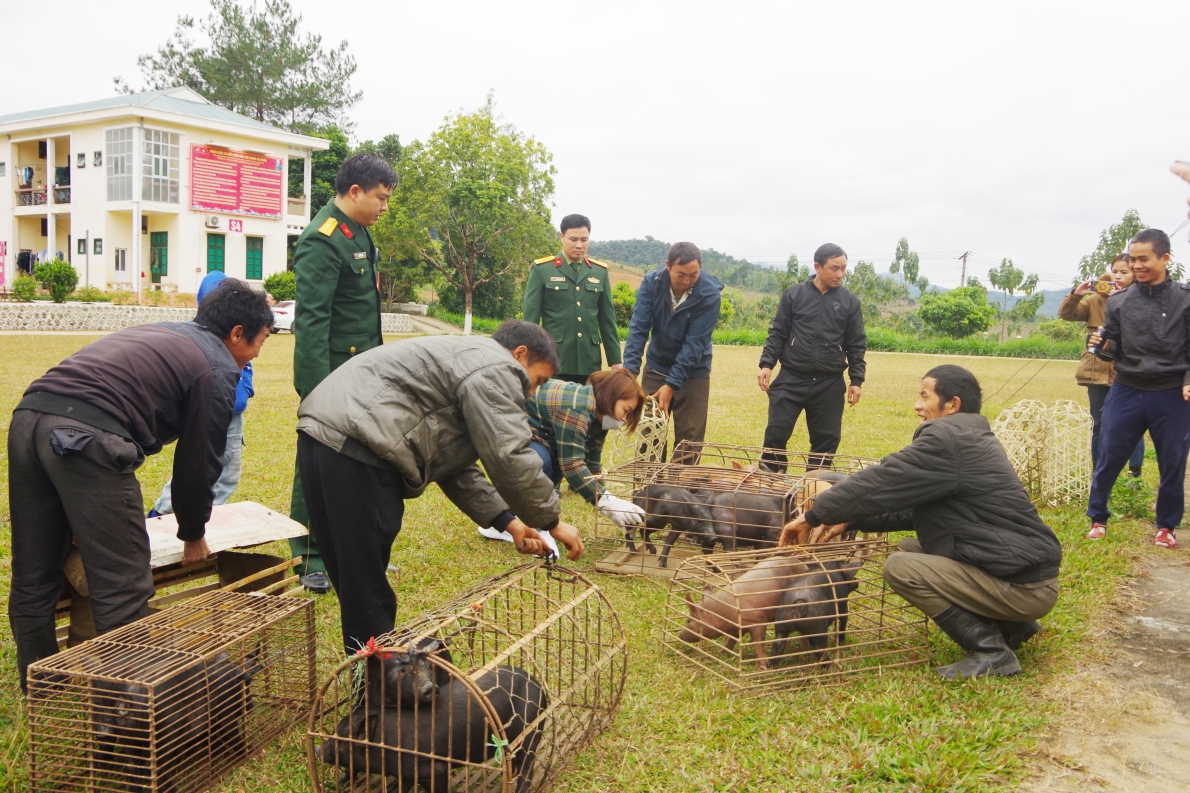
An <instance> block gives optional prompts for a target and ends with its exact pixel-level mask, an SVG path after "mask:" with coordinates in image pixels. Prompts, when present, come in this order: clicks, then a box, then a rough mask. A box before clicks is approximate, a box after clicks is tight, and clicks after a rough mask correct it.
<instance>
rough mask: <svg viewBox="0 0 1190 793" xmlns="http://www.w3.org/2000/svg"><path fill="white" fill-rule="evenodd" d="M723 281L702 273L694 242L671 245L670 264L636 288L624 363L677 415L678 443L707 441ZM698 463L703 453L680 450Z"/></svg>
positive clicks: (684, 457) (682, 459) (676, 459)
mask: <svg viewBox="0 0 1190 793" xmlns="http://www.w3.org/2000/svg"><path fill="white" fill-rule="evenodd" d="M722 291H723V284H721V283H719V281H718V280H717V279H716V278H715V276H713V275H711V274H710V273H704V272H702V252H701V251H700V250H699V249H698V246H697V245H695V244H694V243H692V242H678V243H675V244H674V245H673V247H671V248H670V249H669V255H668V256H666V259H665V268H664V269H659V270H653V271H652V272H650V273H647V274H646V275H645V277H644V279H642V280H641V284H640V289H638V290H637V292H636V308H634V309H633V310H632V322H631V324H630V326H629V330H628V342H627V343H626V344H625V345H624V368H625V369H627V370H628V371H630V372H632V373H633V374H634V375H639V374H640V373H641V363H642V359H643V358H644V354H645V342H648V344H649V357H648V359H647V361H645V362H644V377H642V378H641V387H642V388H644V390H645V393H647V394H652V395H653V397H654V398H655V399H656V400H657V403H658V405H659V406H660V407H661V409H662V410H663V411H665V412H666V413H670V414H672V416H673V421H674V445H675V447H676V446H677V445H678V444H680V443H681V442H682V441H690V442H692V443H702V441H703V438H705V437H706V431H707V407H708V405H709V402H710V394H711V332H712V331H714V330H715V325H716V324H718V322H719V303H720V297H719V293H720V292H722ZM674 462H681V463H688V464H697V463H698V455H697V454H685V455H679V454H675V455H674Z"/></svg>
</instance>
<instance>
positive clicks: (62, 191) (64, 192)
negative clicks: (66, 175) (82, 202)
mask: <svg viewBox="0 0 1190 793" xmlns="http://www.w3.org/2000/svg"><path fill="white" fill-rule="evenodd" d="M54 203H55V204H69V203H70V185H65V186H63V187H55V188H54Z"/></svg>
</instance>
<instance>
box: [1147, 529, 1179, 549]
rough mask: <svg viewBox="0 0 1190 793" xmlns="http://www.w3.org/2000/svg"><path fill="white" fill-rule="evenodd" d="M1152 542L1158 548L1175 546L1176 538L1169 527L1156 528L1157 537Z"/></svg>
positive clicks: (1176, 543)
mask: <svg viewBox="0 0 1190 793" xmlns="http://www.w3.org/2000/svg"><path fill="white" fill-rule="evenodd" d="M1153 544H1154V545H1156V546H1157V547H1158V548H1171V549H1172V548H1177V547H1178V538H1177V537H1175V536H1173V532H1172V531H1170V530H1169V529H1157V539H1155V540H1153Z"/></svg>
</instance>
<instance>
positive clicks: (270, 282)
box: [264, 270, 297, 303]
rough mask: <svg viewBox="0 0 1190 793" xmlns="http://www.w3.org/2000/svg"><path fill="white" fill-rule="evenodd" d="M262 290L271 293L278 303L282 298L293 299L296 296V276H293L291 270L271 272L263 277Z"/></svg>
mask: <svg viewBox="0 0 1190 793" xmlns="http://www.w3.org/2000/svg"><path fill="white" fill-rule="evenodd" d="M264 291H266V292H268V293H269V294H270V295H272V296H273V299H274V300H276V301H277V302H278V303H280V302H281V301H282V300H295V299H296V298H297V278H296V277H295V276H294V272H293V270H283V271H281V272H279V273H273V274H272V275H270V276H269V277H268V278H266V279H264Z"/></svg>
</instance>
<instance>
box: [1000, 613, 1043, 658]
mask: <svg viewBox="0 0 1190 793" xmlns="http://www.w3.org/2000/svg"><path fill="white" fill-rule="evenodd" d="M993 621H994V622H995V623H996V627H997V628H999V629H1000V635H1001V636H1003V637H1004V643H1005V644H1007V645H1008V649H1009V650H1012V651H1013V652H1015V651H1016V650H1019V649H1020V646H1021V645H1022V644H1024V643H1025V642H1027V641H1029V640H1030V639H1032V638H1033V637H1034V636H1036V635H1037V634H1038V632H1039V631H1040V630H1041V623H1040V622H1038V621H1037V620H1033V621H1032V622H1009V621H1008V620H993Z"/></svg>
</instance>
